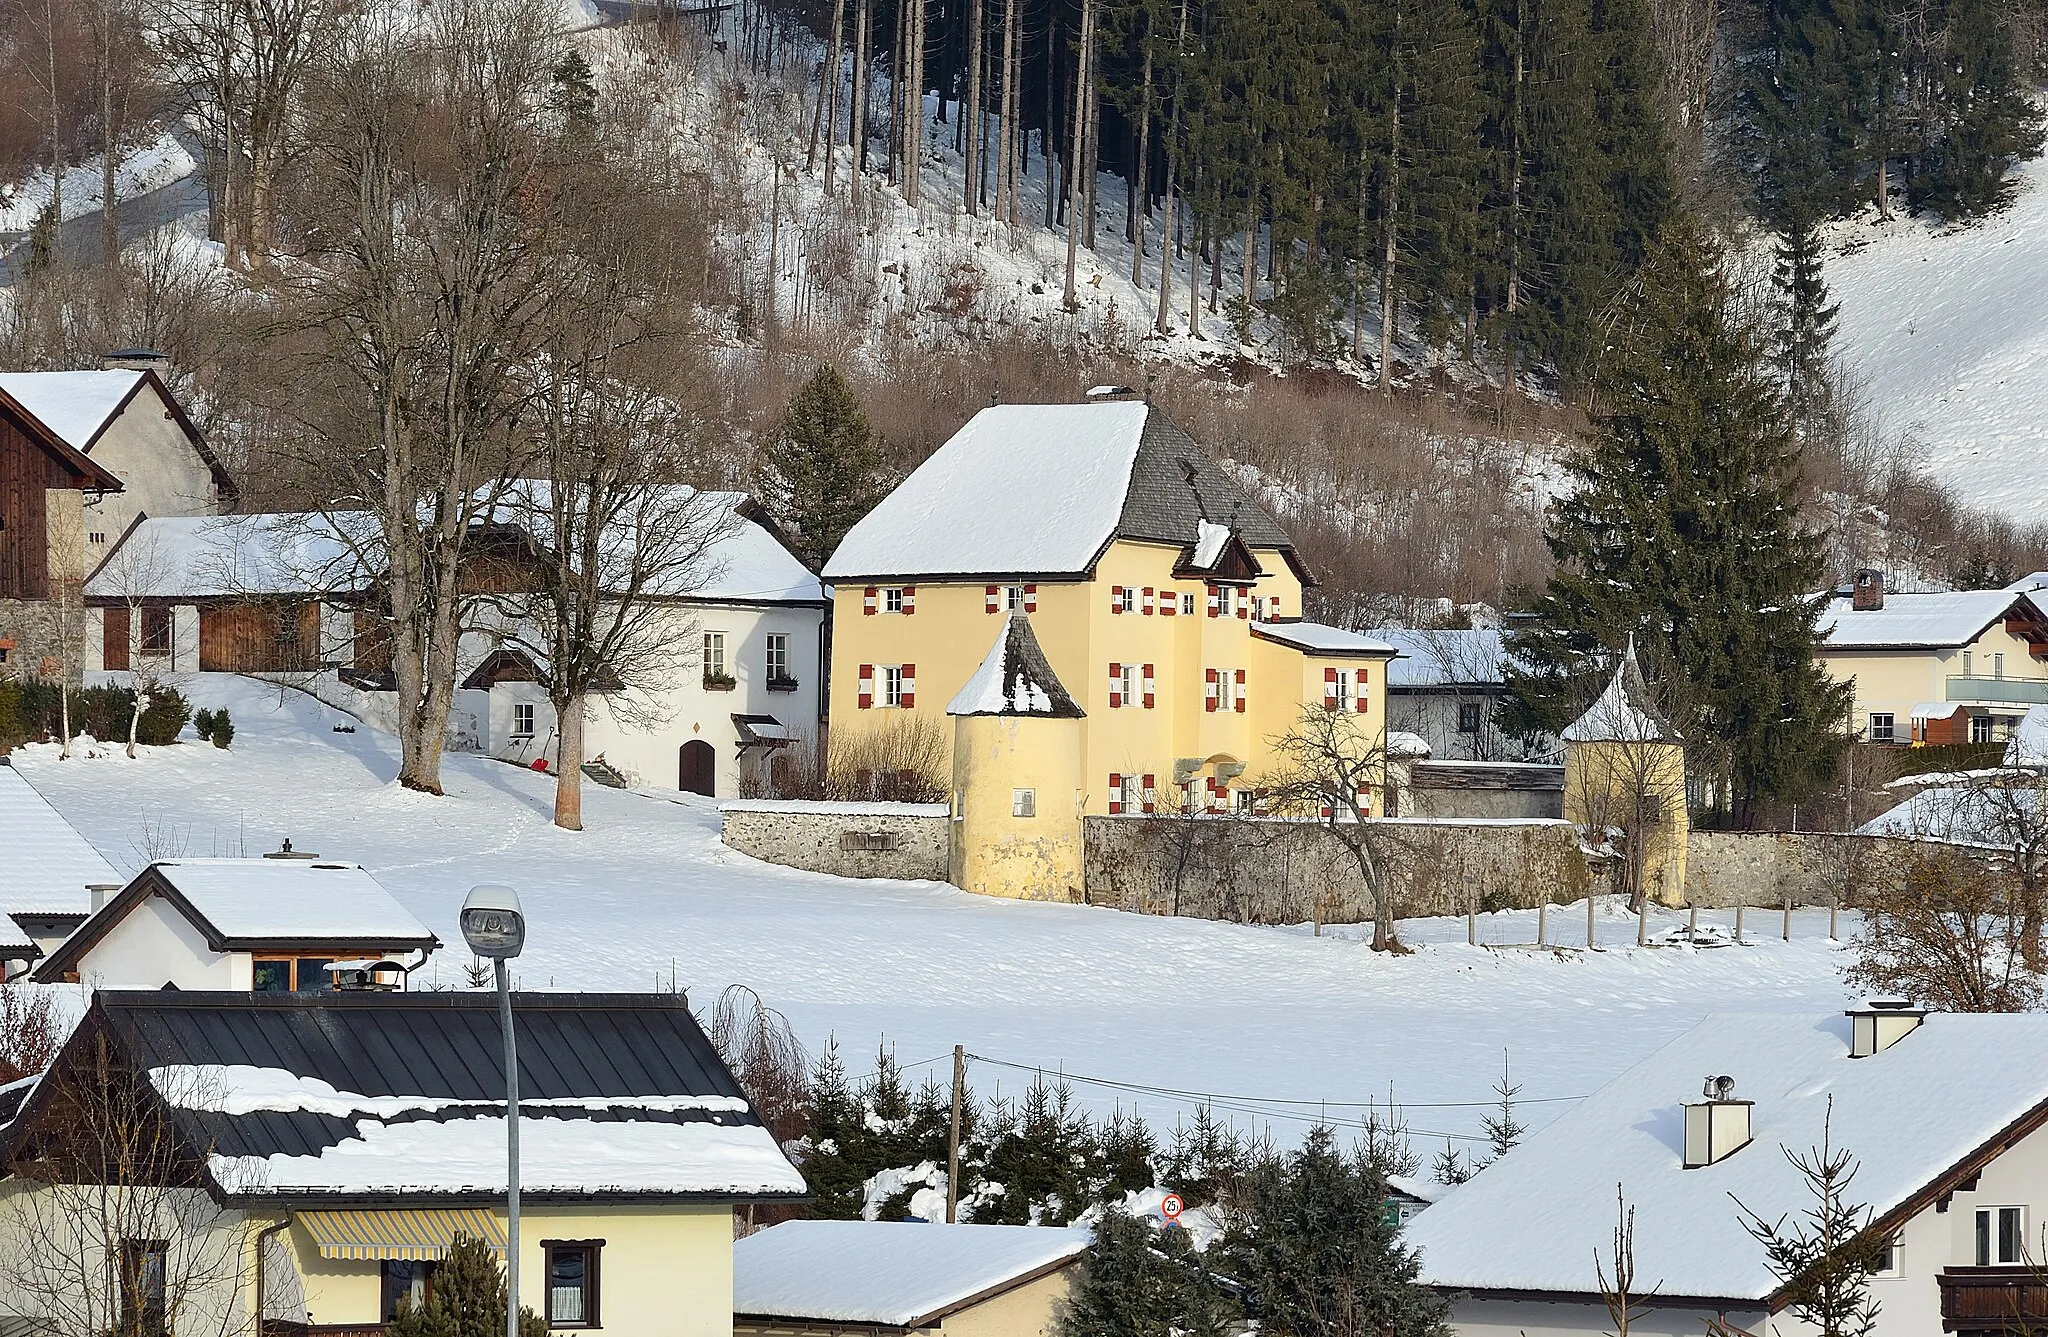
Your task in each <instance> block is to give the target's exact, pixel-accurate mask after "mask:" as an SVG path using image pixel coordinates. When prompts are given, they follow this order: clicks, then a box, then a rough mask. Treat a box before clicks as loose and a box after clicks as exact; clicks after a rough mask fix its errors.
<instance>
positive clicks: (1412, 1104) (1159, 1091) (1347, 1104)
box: [934, 1053, 1585, 1110]
mask: <svg viewBox="0 0 2048 1337" xmlns="http://www.w3.org/2000/svg"><path fill="white" fill-rule="evenodd" d="M967 1057H968V1058H970V1059H973V1060H974V1061H975V1062H977V1063H988V1064H993V1065H994V1066H996V1067H999V1068H1015V1069H1016V1070H1018V1071H1019V1072H1035V1073H1040V1074H1044V1073H1048V1072H1050V1073H1052V1075H1054V1076H1057V1077H1059V1078H1061V1079H1062V1080H1064V1081H1069V1082H1085V1083H1087V1084H1088V1085H1090V1086H1108V1087H1114V1088H1116V1089H1117V1090H1120V1091H1132V1092H1136V1093H1139V1094H1141V1095H1153V1096H1176V1097H1179V1098H1181V1099H1184V1100H1199V1101H1204V1102H1213V1103H1218V1104H1221V1103H1224V1102H1232V1103H1239V1104H1251V1105H1299V1106H1304V1107H1336V1108H1339V1109H1362V1110H1372V1109H1404V1110H1409V1109H1426V1110H1448V1109H1492V1108H1494V1107H1495V1106H1497V1105H1499V1104H1500V1101H1499V1100H1394V1099H1391V1098H1389V1099H1387V1100H1320V1099H1308V1100H1303V1099H1296V1098H1293V1097H1288V1096H1232V1095H1224V1094H1222V1093H1220V1092H1216V1091H1183V1090H1180V1089H1179V1088H1177V1087H1171V1086H1147V1085H1145V1084H1143V1083H1141V1082H1120V1081H1116V1080H1114V1079H1113V1078H1108V1077H1084V1076H1082V1075H1080V1074H1079V1073H1072V1072H1067V1071H1065V1070H1064V1069H1049V1068H1047V1067H1045V1066H1044V1065H1043V1064H1034V1063H1012V1062H1010V1061H1009V1060H1007V1059H1000V1058H990V1057H988V1056H987V1055H985V1054H973V1053H970V1054H969V1055H968V1056H967ZM936 1061H937V1060H934V1062H936ZM1584 1099H1585V1097H1584V1096H1530V1097H1528V1098H1526V1099H1525V1098H1522V1097H1516V1099H1515V1103H1516V1104H1517V1105H1551V1104H1558V1103H1562V1102H1565V1101H1577V1100H1584Z"/></svg>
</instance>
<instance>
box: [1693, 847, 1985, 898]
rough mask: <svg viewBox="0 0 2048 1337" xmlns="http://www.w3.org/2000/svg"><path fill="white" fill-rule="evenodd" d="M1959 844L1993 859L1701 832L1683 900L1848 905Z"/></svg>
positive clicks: (1925, 849) (1916, 849) (1914, 849)
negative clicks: (1910, 865)
mask: <svg viewBox="0 0 2048 1337" xmlns="http://www.w3.org/2000/svg"><path fill="white" fill-rule="evenodd" d="M1938 849H1940V850H1955V849H1961V850H1963V851H1964V852H1966V853H1967V854H1968V855H1969V856H1970V857H1971V858H1975V859H1980V860H1985V861H1990V860H1992V859H1994V858H1996V857H1997V852H1996V851H1994V850H1987V849H1980V848H1976V847H1971V846H1956V845H1947V844H1943V843H1941V842H1936V841H1925V840H1908V839H1906V838H1904V837H1902V836H1861V835H1855V834H1851V833H1844V832H1829V831H1700V830H1694V831H1693V832H1692V834H1691V837H1690V839H1689V841H1688V842H1687V847H1686V860H1685V897H1686V904H1688V905H1697V906H1699V907H1700V908H1702V909H1708V910H1712V909H1728V908H1731V907H1733V906H1735V905H1736V904H1738V903H1739V904H1742V905H1750V906H1767V907H1773V908H1775V907H1777V906H1780V905H1783V904H1784V903H1785V901H1786V900H1787V899H1790V900H1791V902H1792V904H1793V905H1795V906H1821V905H1829V904H1840V905H1845V906H1853V905H1855V904H1856V903H1857V901H1858V898H1859V896H1860V895H1861V893H1862V892H1863V890H1864V889H1865V888H1868V887H1882V886H1887V885H1891V884H1893V883H1895V882H1896V881H1897V880H1898V878H1899V877H1900V875H1901V874H1902V873H1903V871H1904V869H1905V867H1906V865H1907V864H1908V863H1910V862H1912V861H1915V860H1918V859H1921V858H1924V857H1926V856H1927V855H1928V854H1929V853H1930V852H1932V851H1934V850H1938Z"/></svg>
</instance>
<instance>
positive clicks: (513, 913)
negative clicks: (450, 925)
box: [462, 883, 526, 961]
mask: <svg viewBox="0 0 2048 1337" xmlns="http://www.w3.org/2000/svg"><path fill="white" fill-rule="evenodd" d="M462 936H463V939H464V940H465V941H466V942H468V943H469V950H470V951H472V952H475V953H476V954H477V955H478V956H481V957H487V958H489V959H491V960H493V961H502V960H505V959H507V958H509V957H514V956H517V955H519V949H520V948H521V947H523V946H525V945H526V915H525V914H524V913H523V912H522V911H521V910H520V908H519V893H518V892H516V891H514V890H512V888H510V887H500V886H495V885H492V884H490V883H486V884H485V885H483V886H480V887H471V888H470V889H469V897H468V899H466V900H464V901H463V902H462Z"/></svg>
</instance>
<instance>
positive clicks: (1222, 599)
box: [1216, 585, 1237, 617]
mask: <svg viewBox="0 0 2048 1337" xmlns="http://www.w3.org/2000/svg"><path fill="white" fill-rule="evenodd" d="M1236 599H1237V586H1235V585H1218V586H1217V587H1216V616H1218V617H1236V616H1237V604H1236Z"/></svg>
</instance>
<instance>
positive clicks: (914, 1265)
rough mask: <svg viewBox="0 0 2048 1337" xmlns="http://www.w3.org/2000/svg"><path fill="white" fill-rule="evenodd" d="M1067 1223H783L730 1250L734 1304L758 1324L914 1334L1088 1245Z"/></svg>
mask: <svg viewBox="0 0 2048 1337" xmlns="http://www.w3.org/2000/svg"><path fill="white" fill-rule="evenodd" d="M1089 1238H1090V1237H1089V1233H1088V1231H1086V1230H1083V1229H1077V1228H1072V1227H1050V1226H982V1225H951V1226H949V1225H926V1224H924V1223H922V1222H916V1221H785V1222H783V1223H782V1224H781V1225H777V1226H770V1227H769V1228H768V1229H766V1230H762V1231H757V1232H756V1233H754V1234H752V1235H749V1236H747V1237H746V1238H745V1239H743V1240H740V1241H739V1242H738V1243H736V1244H734V1245H733V1248H732V1307H733V1312H734V1313H736V1314H744V1315H748V1316H750V1317H760V1318H806V1319H819V1320H824V1321H828V1322H835V1323H878V1324H884V1325H887V1326H890V1327H899V1328H922V1327H926V1326H929V1325H930V1324H932V1323H935V1322H937V1321H938V1320H939V1319H940V1318H942V1317H943V1316H944V1315H946V1314H947V1313H949V1312H952V1311H953V1310H955V1309H958V1308H959V1307H960V1306H961V1305H962V1303H963V1302H964V1301H967V1300H973V1299H986V1298H989V1297H990V1295H991V1294H992V1293H995V1294H999V1293H1001V1292H1002V1291H1003V1290H1006V1289H1009V1288H1011V1287H1014V1286H1017V1285H1021V1284H1022V1283H1024V1282H1026V1281H1030V1280H1032V1279H1034V1278H1036V1277H1040V1276H1043V1275H1045V1274H1046V1273H1047V1272H1050V1271H1053V1270H1055V1269H1057V1268H1060V1267H1063V1266H1065V1265H1066V1264H1067V1263H1070V1262H1072V1261H1073V1260H1074V1259H1076V1258H1078V1257H1080V1256H1081V1254H1082V1253H1083V1252H1085V1251H1086V1250H1087V1248H1088V1242H1089Z"/></svg>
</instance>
